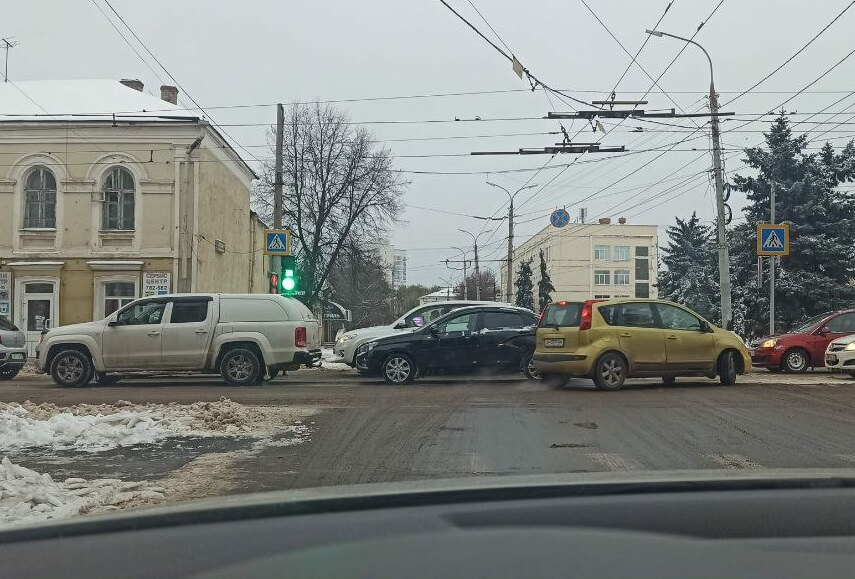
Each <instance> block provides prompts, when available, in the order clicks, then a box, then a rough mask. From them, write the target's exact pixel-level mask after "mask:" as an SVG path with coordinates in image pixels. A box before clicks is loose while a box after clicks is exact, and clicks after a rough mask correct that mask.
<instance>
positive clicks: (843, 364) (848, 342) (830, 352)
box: [825, 334, 855, 377]
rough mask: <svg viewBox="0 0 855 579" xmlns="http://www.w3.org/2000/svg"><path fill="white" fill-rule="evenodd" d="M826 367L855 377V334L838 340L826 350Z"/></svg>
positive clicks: (831, 343)
mask: <svg viewBox="0 0 855 579" xmlns="http://www.w3.org/2000/svg"><path fill="white" fill-rule="evenodd" d="M825 367H826V368H828V369H829V370H831V371H832V372H848V373H849V375H850V376H853V377H855V334H852V335H849V336H845V337H843V338H837V339H836V340H834V341H832V342H830V343H829V344H828V347H827V348H826V349H825Z"/></svg>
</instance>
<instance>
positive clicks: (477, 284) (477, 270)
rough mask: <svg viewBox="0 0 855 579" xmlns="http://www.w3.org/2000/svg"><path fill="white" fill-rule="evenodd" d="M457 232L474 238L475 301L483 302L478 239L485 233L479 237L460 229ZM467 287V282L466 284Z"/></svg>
mask: <svg viewBox="0 0 855 579" xmlns="http://www.w3.org/2000/svg"><path fill="white" fill-rule="evenodd" d="M457 231H460V232H463V233H466V234H468V235H469V236H471V237H472V243H473V244H474V245H475V299H476V300H478V301H481V269H480V267H479V266H478V238H479V237H481V236H482V235H483V234H484V233H485V232H484V231H482V232H481V233H479V234H478V235H475V234H474V233H472V232H471V231H467V230H466V229H458V230H457ZM463 285H464V287H465V285H466V284H465V282H464V284H463Z"/></svg>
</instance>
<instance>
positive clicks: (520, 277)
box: [514, 259, 534, 311]
mask: <svg viewBox="0 0 855 579" xmlns="http://www.w3.org/2000/svg"><path fill="white" fill-rule="evenodd" d="M531 261H532V260H531V259H528V260H525V261H520V265H519V268H518V269H517V279H516V281H515V282H514V286H515V287H516V288H517V289H516V305H517V306H519V307H521V308H528V309H530V310H532V311H534V283H533V282H532V276H531Z"/></svg>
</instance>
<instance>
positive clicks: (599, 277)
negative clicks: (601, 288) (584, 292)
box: [594, 269, 611, 285]
mask: <svg viewBox="0 0 855 579" xmlns="http://www.w3.org/2000/svg"><path fill="white" fill-rule="evenodd" d="M610 278H611V272H610V271H609V270H607V269H595V270H594V285H609V284H610V283H611V282H610V281H609V280H610Z"/></svg>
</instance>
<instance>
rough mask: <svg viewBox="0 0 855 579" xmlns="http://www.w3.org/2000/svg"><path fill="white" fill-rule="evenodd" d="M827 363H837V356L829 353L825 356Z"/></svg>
mask: <svg viewBox="0 0 855 579" xmlns="http://www.w3.org/2000/svg"><path fill="white" fill-rule="evenodd" d="M825 363H826V364H837V356H836V355H835V354H829V355H827V356H826V357H825Z"/></svg>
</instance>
